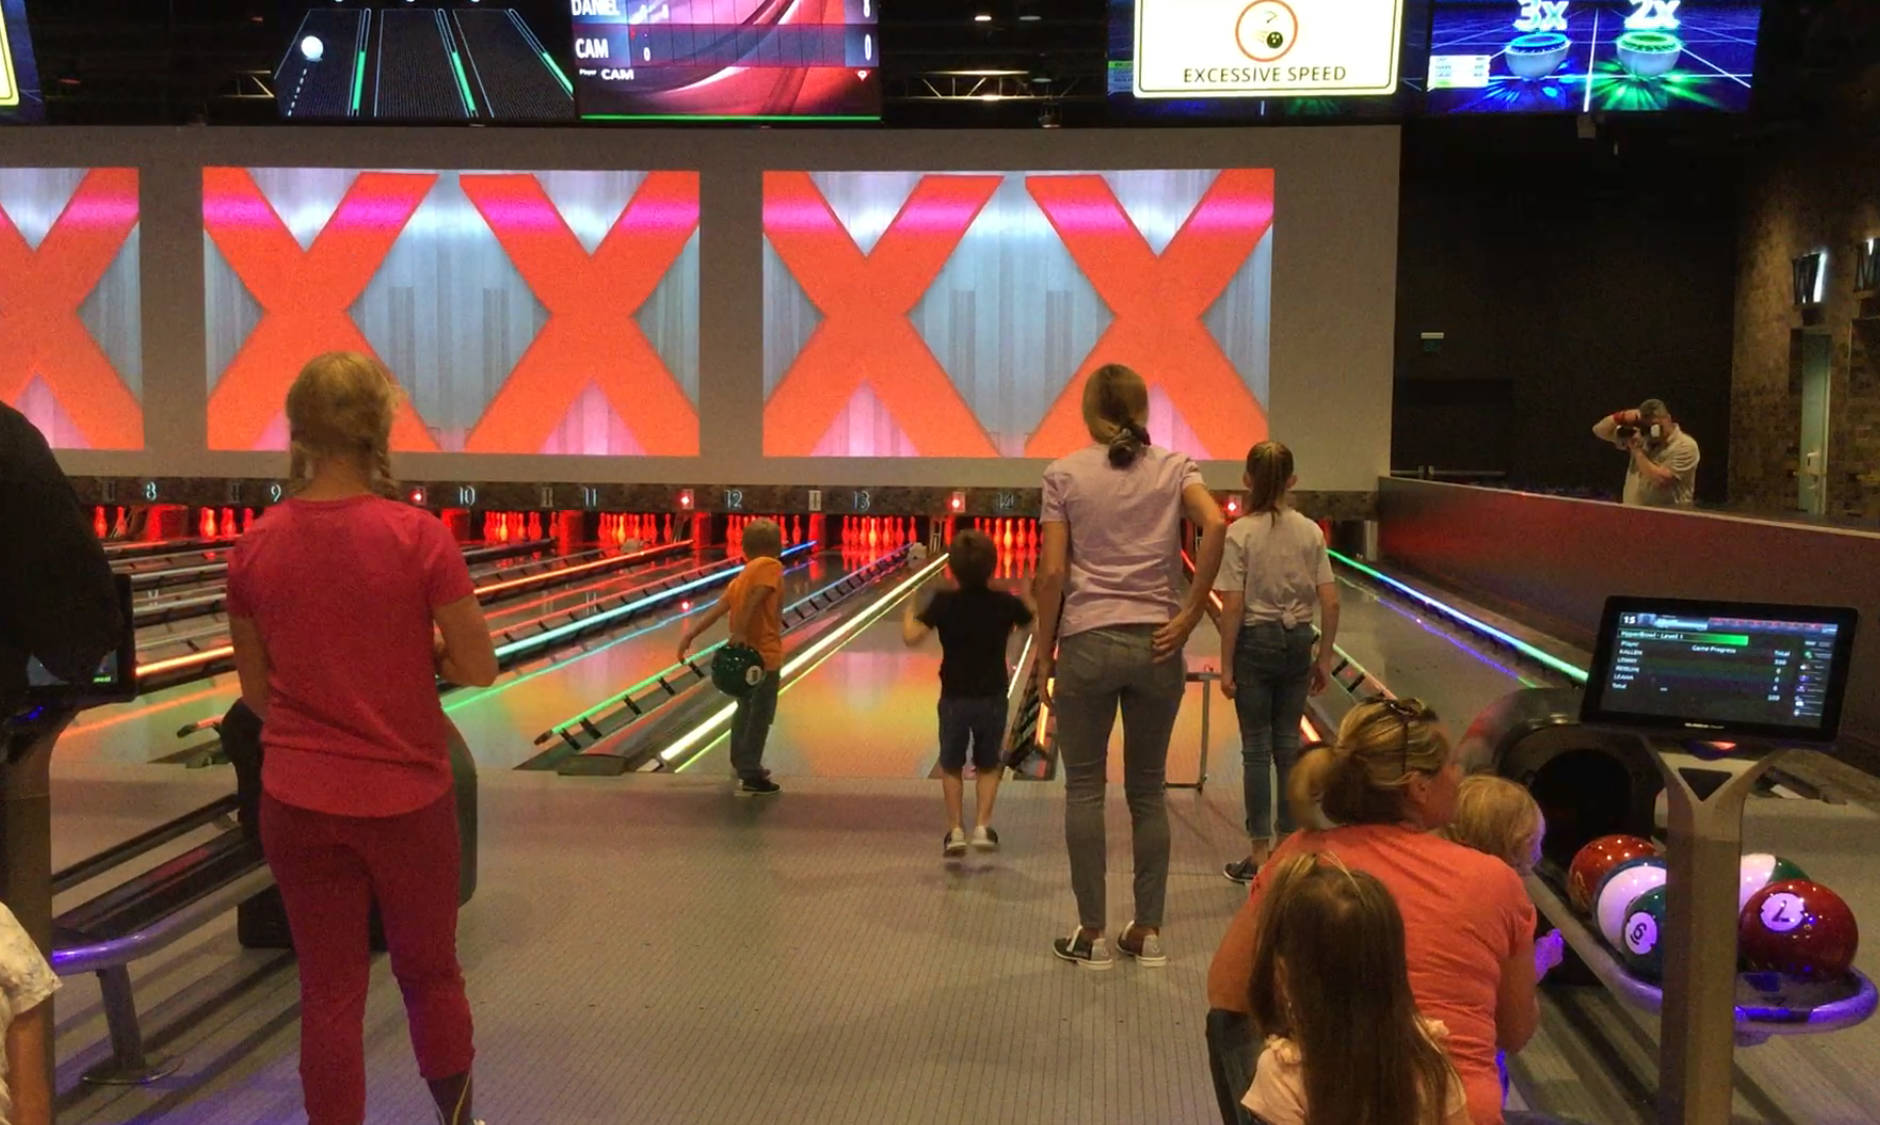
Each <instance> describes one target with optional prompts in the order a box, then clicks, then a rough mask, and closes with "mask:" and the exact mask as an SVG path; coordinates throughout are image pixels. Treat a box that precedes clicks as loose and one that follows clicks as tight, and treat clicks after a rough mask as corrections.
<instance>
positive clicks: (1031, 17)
mask: <svg viewBox="0 0 1880 1125" xmlns="http://www.w3.org/2000/svg"><path fill="white" fill-rule="evenodd" d="M1043 18H1044V17H1043V16H1041V15H1039V14H1038V13H1037V12H1026V13H1025V14H1024V15H1022V16H1020V17H1018V22H1019V23H1037V22H1038V21H1039V20H1041V19H1043Z"/></svg>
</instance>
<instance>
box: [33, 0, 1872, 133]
mask: <svg viewBox="0 0 1880 1125" xmlns="http://www.w3.org/2000/svg"><path fill="white" fill-rule="evenodd" d="M564 2H565V0H564ZM880 3H881V12H882V14H881V45H882V58H883V69H882V78H883V81H884V91H885V97H886V108H885V113H884V117H885V120H886V122H887V123H888V124H890V125H898V126H910V127H922V126H937V125H944V126H968V127H1001V126H1003V127H1014V126H1016V127H1036V126H1037V125H1038V124H1040V123H1041V116H1042V117H1043V118H1044V120H1046V121H1050V122H1053V123H1062V124H1064V125H1069V126H1078V125H1101V124H1105V123H1107V122H1109V121H1110V116H1109V115H1108V114H1107V113H1106V109H1105V99H1104V71H1105V58H1104V55H1105V43H1106V30H1105V20H1106V11H1107V6H1106V4H1105V2H1104V0H880ZM27 6H28V11H29V13H30V15H31V18H32V20H33V26H34V35H35V41H36V49H37V53H38V55H39V60H40V69H41V77H42V83H43V85H44V87H45V90H46V95H47V100H48V103H49V110H48V112H49V116H50V118H51V120H52V121H54V122H56V123H63V124H107V123H108V124H154V123H176V124H184V123H191V122H206V123H211V124H236V123H257V122H272V121H274V120H275V110H274V102H273V94H272V83H271V79H270V72H271V69H272V67H273V65H274V63H275V62H276V61H277V59H278V56H279V52H280V50H281V47H282V42H283V35H284V33H283V31H282V30H281V27H280V22H281V21H280V18H279V16H280V12H281V11H282V9H283V8H284V7H286V5H285V4H283V3H282V2H281V0H28V5H27ZM1766 7H1767V14H1766V15H1765V19H1764V35H1763V52H1762V58H1761V59H1760V60H1759V64H1758V73H1759V76H1760V77H1759V92H1758V104H1757V109H1756V112H1755V114H1754V115H1753V117H1752V119H1751V120H1749V121H1744V122H1742V123H1741V127H1740V129H1739V131H1740V132H1745V133H1750V134H1754V133H1757V132H1760V131H1763V130H1766V129H1768V128H1770V127H1772V126H1775V127H1781V126H1785V125H1794V124H1797V123H1803V122H1808V121H1812V120H1817V119H1820V118H1822V117H1825V116H1839V117H1843V118H1852V119H1855V120H1863V119H1864V120H1872V121H1875V122H1880V0H1768V2H1767V6H1766ZM980 16H988V17H990V18H989V19H980V18H978V17H980ZM1703 128H1705V129H1707V130H1709V131H1713V132H1714V131H1715V130H1716V128H1717V126H1716V125H1714V124H1712V125H1709V126H1703Z"/></svg>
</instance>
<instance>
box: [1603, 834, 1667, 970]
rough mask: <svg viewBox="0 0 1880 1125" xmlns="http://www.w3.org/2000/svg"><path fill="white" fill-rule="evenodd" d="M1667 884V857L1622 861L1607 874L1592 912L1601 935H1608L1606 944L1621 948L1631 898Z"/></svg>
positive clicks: (1604, 936)
mask: <svg viewBox="0 0 1880 1125" xmlns="http://www.w3.org/2000/svg"><path fill="white" fill-rule="evenodd" d="M1664 885H1665V861H1664V860H1662V859H1659V858H1658V857H1657V856H1648V857H1646V858H1644V859H1635V860H1632V861H1631V862H1630V863H1622V864H1620V865H1619V867H1618V868H1616V869H1615V870H1614V871H1613V873H1612V874H1610V875H1608V876H1606V881H1605V882H1603V883H1601V884H1600V885H1599V898H1598V899H1597V900H1596V901H1595V903H1594V906H1593V916H1594V918H1595V919H1597V920H1598V923H1599V936H1601V937H1603V938H1605V939H1606V944H1607V945H1610V946H1612V947H1613V948H1614V949H1617V948H1619V939H1620V937H1621V936H1623V934H1624V932H1625V912H1626V908H1627V907H1629V906H1631V905H1632V900H1633V899H1635V898H1637V897H1638V896H1640V895H1642V894H1644V893H1645V892H1646V891H1649V890H1652V889H1653V888H1655V887H1662V886H1664Z"/></svg>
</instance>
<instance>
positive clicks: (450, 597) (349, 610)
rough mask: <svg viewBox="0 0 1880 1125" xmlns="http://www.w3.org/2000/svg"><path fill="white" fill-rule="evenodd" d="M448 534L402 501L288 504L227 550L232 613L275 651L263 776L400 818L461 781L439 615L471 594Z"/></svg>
mask: <svg viewBox="0 0 1880 1125" xmlns="http://www.w3.org/2000/svg"><path fill="white" fill-rule="evenodd" d="M474 591H475V588H474V586H472V584H471V582H470V572H469V569H468V568H467V567H466V566H465V565H464V561H463V554H462V552H460V551H459V550H458V548H457V544H456V542H455V541H454V540H453V539H452V538H451V534H450V531H449V530H448V529H447V528H445V526H444V525H443V523H441V522H440V521H439V520H438V519H437V518H436V517H435V516H433V515H431V514H430V513H429V512H426V511H424V510H422V509H420V508H413V507H411V506H409V505H407V504H401V503H399V502H397V501H395V500H386V499H383V498H381V497H377V496H356V497H351V498H348V499H345V500H327V501H310V500H289V501H288V502H286V503H285V504H282V505H280V506H278V507H276V508H274V509H272V510H271V511H269V512H268V514H267V517H266V518H265V519H263V520H261V522H259V523H257V524H256V525H255V526H254V527H253V528H252V529H251V530H250V531H249V532H248V533H247V534H246V535H244V536H242V538H241V541H240V542H239V543H237V544H236V546H235V551H234V553H233V554H232V556H231V557H230V559H229V571H228V611H229V615H230V616H231V617H245V618H250V619H252V620H253V621H254V623H255V626H256V628H257V629H259V630H260V633H261V639H262V643H263V644H264V646H265V647H266V649H267V654H268V716H267V723H266V724H265V725H264V726H263V727H262V733H261V741H262V745H263V746H265V747H266V749H267V756H266V758H265V759H264V764H263V766H262V775H261V781H262V786H263V788H265V789H266V790H267V791H268V793H269V794H270V795H272V796H273V797H274V798H275V799H276V800H278V801H281V802H283V803H285V804H289V805H295V806H298V807H300V808H306V809H312V810H314V811H316V812H323V813H332V814H335V815H339V816H397V815H398V814H400V813H407V812H412V811H414V810H416V809H421V808H423V807H425V806H426V805H428V804H430V803H431V802H433V801H435V800H437V799H438V798H440V797H442V796H443V795H444V793H445V791H446V790H448V789H449V788H450V785H451V770H450V752H449V748H448V747H449V742H448V739H449V734H448V731H449V723H448V721H447V720H446V719H445V718H444V711H443V708H442V707H441V706H440V705H439V703H438V698H437V672H436V664H435V656H434V650H433V648H432V636H433V632H432V623H431V611H432V610H434V609H436V608H437V607H439V606H443V605H448V604H449V603H451V602H454V601H457V600H458V599H460V598H464V597H468V596H469V595H470V594H472V593H474Z"/></svg>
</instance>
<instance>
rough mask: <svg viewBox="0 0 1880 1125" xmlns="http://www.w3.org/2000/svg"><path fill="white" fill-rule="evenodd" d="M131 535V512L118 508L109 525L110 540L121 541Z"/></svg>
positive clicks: (127, 509)
mask: <svg viewBox="0 0 1880 1125" xmlns="http://www.w3.org/2000/svg"><path fill="white" fill-rule="evenodd" d="M130 533H131V510H130V509H129V508H119V509H117V511H116V513H115V518H114V520H113V522H112V524H111V538H113V539H122V538H124V537H125V536H126V535H129V534H130Z"/></svg>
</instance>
